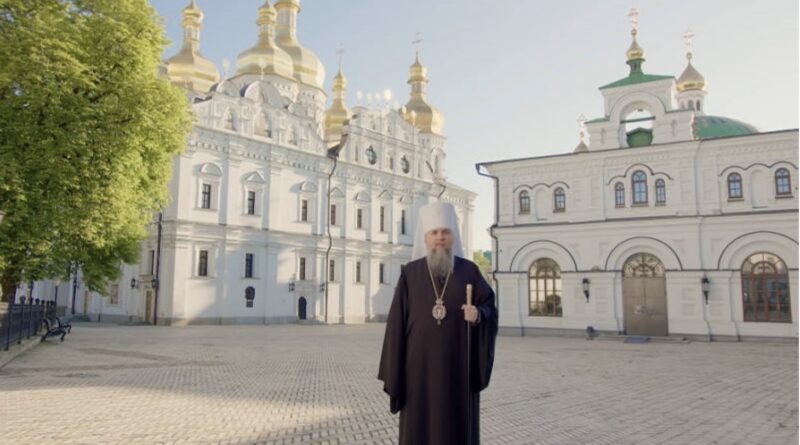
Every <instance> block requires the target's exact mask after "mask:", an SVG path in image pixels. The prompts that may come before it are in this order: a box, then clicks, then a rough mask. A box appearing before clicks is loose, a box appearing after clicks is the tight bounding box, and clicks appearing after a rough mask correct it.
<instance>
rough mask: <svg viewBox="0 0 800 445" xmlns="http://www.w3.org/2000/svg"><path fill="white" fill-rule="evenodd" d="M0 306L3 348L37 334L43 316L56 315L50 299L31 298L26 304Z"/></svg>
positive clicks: (0, 338)
mask: <svg viewBox="0 0 800 445" xmlns="http://www.w3.org/2000/svg"><path fill="white" fill-rule="evenodd" d="M3 306H4V307H0V346H2V347H3V349H4V350H6V351H7V350H8V348H9V347H10V346H11V345H12V344H14V343H16V344H20V343H22V340H23V339H26V338H30V337H31V336H34V335H38V334H39V330H40V329H41V328H42V322H43V321H44V319H45V317H47V318H52V317H54V316H55V315H56V305H55V303H54V302H52V301H44V300H38V299H36V300H32V301H30V302H28V303H27V304H26V303H25V302H24V300H23V302H22V303H10V304H8V305H3Z"/></svg>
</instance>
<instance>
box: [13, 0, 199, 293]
mask: <svg viewBox="0 0 800 445" xmlns="http://www.w3.org/2000/svg"><path fill="white" fill-rule="evenodd" d="M166 43H167V42H166V39H165V37H164V33H163V26H162V24H161V22H160V20H159V18H158V16H157V15H156V13H155V11H154V9H153V8H152V7H151V6H150V4H149V3H148V2H147V0H0V209H1V210H3V211H4V212H5V214H6V216H5V218H4V220H3V222H2V223H0V282H1V283H2V289H3V291H2V294H3V296H4V298H7V296H8V295H9V294H10V293H12V292H13V288H14V287H15V286H16V284H17V283H19V282H20V281H27V280H35V279H43V278H48V277H54V276H63V275H66V274H67V270H68V268H69V264H70V263H71V262H74V263H75V264H78V265H80V267H81V270H82V273H83V276H84V281H85V282H86V284H87V285H88V287H89V288H90V289H93V290H100V289H102V288H103V287H104V286H105V285H106V283H107V281H108V280H109V279H114V278H116V276H117V275H118V271H119V264H120V262H122V261H124V262H135V261H136V260H137V257H138V244H139V242H140V241H141V239H142V238H144V236H145V235H146V232H145V226H146V224H147V223H148V222H149V221H150V220H151V218H152V216H153V214H154V212H155V211H157V209H159V208H161V207H163V205H164V204H165V202H166V199H167V189H166V183H167V181H168V180H169V176H170V171H171V159H172V157H173V156H174V155H175V154H177V153H179V152H180V151H181V150H182V149H183V147H184V146H185V142H186V137H187V135H188V133H189V131H191V122H192V117H191V112H190V111H189V107H188V104H187V100H186V96H185V95H184V93H183V92H182V91H181V90H180V89H178V88H176V87H174V86H172V85H170V84H169V83H168V81H166V80H165V79H162V78H160V77H159V76H158V75H157V72H158V64H159V62H160V56H161V53H162V51H163V49H164V46H165V44H166Z"/></svg>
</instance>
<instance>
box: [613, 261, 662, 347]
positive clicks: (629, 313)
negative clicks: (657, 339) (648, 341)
mask: <svg viewBox="0 0 800 445" xmlns="http://www.w3.org/2000/svg"><path fill="white" fill-rule="evenodd" d="M622 304H623V307H624V308H625V309H624V310H625V313H624V316H625V320H624V321H625V333H626V334H627V335H648V336H666V335H667V334H668V330H667V281H666V277H665V276H664V264H663V263H662V262H661V260H659V259H658V258H656V257H655V256H653V255H650V254H649V253H637V254H634V255H632V256H631V257H630V258H628V260H627V261H625V265H624V266H623V268H622Z"/></svg>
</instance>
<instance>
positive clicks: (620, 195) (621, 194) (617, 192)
mask: <svg viewBox="0 0 800 445" xmlns="http://www.w3.org/2000/svg"><path fill="white" fill-rule="evenodd" d="M614 204H615V206H617V207H625V186H624V185H622V183H621V182H618V183H616V184H614Z"/></svg>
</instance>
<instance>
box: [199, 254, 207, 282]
mask: <svg viewBox="0 0 800 445" xmlns="http://www.w3.org/2000/svg"><path fill="white" fill-rule="evenodd" d="M197 276H199V277H207V276H208V251H207V250H201V251H200V257H199V259H198V261H197Z"/></svg>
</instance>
